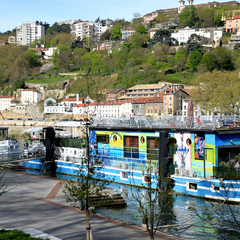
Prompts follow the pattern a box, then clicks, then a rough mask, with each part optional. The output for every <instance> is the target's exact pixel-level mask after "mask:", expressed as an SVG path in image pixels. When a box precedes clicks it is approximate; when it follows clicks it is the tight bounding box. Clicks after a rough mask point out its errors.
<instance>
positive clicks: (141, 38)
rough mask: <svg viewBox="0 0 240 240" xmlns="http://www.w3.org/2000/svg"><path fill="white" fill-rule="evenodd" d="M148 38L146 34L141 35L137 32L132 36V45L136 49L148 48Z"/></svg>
mask: <svg viewBox="0 0 240 240" xmlns="http://www.w3.org/2000/svg"><path fill="white" fill-rule="evenodd" d="M147 40H148V36H147V35H146V34H140V33H137V32H135V33H134V34H133V35H132V36H131V43H132V45H133V47H134V48H146V47H147Z"/></svg>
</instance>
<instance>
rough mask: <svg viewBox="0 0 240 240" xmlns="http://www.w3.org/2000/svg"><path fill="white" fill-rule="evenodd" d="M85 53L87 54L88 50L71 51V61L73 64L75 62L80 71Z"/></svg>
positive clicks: (77, 49)
mask: <svg viewBox="0 0 240 240" xmlns="http://www.w3.org/2000/svg"><path fill="white" fill-rule="evenodd" d="M87 52H88V50H87V49H86V48H75V49H74V50H73V59H74V61H75V62H77V63H78V64H79V66H80V70H82V64H83V59H82V57H83V56H84V54H85V53H87Z"/></svg>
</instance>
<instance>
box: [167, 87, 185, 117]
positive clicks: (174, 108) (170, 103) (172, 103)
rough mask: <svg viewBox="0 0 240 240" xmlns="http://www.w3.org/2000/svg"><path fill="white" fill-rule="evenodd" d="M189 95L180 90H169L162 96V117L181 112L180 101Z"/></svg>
mask: <svg viewBox="0 0 240 240" xmlns="http://www.w3.org/2000/svg"><path fill="white" fill-rule="evenodd" d="M188 95H189V94H188V93H187V92H186V91H184V90H182V89H180V88H169V89H168V90H166V91H164V94H163V115H164V116H174V115H177V114H178V111H179V112H180V111H181V112H182V100H183V99H185V98H186V97H187V96H188Z"/></svg>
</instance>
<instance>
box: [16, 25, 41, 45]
mask: <svg viewBox="0 0 240 240" xmlns="http://www.w3.org/2000/svg"><path fill="white" fill-rule="evenodd" d="M16 36H17V45H27V46H30V45H31V43H32V42H33V41H35V40H39V39H42V40H43V41H44V40H45V27H44V26H42V25H39V24H37V23H36V22H33V23H30V22H26V23H23V24H22V25H19V26H17V27H16Z"/></svg>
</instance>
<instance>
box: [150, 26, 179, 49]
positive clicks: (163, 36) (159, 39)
mask: <svg viewBox="0 0 240 240" xmlns="http://www.w3.org/2000/svg"><path fill="white" fill-rule="evenodd" d="M174 42H175V39H174V38H172V37H171V33H170V32H169V31H168V30H167V29H160V30H158V31H156V33H155V34H154V36H153V39H151V40H149V41H148V49H151V48H152V47H153V46H154V45H156V44H158V45H161V44H168V45H169V46H174Z"/></svg>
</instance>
